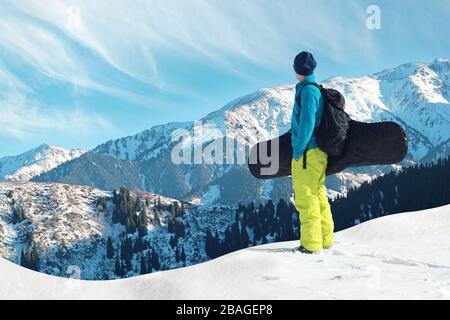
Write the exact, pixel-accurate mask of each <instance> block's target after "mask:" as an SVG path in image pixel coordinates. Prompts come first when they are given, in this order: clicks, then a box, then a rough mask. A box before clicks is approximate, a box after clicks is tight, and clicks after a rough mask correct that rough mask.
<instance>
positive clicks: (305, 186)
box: [292, 148, 334, 251]
mask: <svg viewBox="0 0 450 320" xmlns="http://www.w3.org/2000/svg"><path fill="white" fill-rule="evenodd" d="M306 159H307V163H306V169H304V168H303V156H302V157H301V158H300V159H299V160H295V159H293V160H292V183H293V186H294V199H295V208H296V209H297V211H298V212H299V213H300V235H301V239H300V243H301V245H302V246H303V247H304V248H305V249H307V250H310V251H320V250H322V248H323V247H331V246H333V245H334V234H333V231H334V223H333V217H332V215H331V208H330V203H329V202H328V198H327V194H326V187H325V184H324V183H325V178H326V168H327V165H328V155H327V154H326V153H325V152H323V151H322V150H321V149H319V148H314V149H311V150H308V151H307V154H306Z"/></svg>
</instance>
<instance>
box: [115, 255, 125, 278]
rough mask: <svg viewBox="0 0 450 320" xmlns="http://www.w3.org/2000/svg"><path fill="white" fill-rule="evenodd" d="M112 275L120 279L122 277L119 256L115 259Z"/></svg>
mask: <svg viewBox="0 0 450 320" xmlns="http://www.w3.org/2000/svg"><path fill="white" fill-rule="evenodd" d="M114 273H115V274H116V276H118V277H122V276H123V272H122V266H121V264H120V260H119V256H117V257H116V263H115V265H114Z"/></svg>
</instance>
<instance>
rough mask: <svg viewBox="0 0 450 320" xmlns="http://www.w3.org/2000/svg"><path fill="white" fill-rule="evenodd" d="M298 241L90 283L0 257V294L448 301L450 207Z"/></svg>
mask: <svg viewBox="0 0 450 320" xmlns="http://www.w3.org/2000/svg"><path fill="white" fill-rule="evenodd" d="M297 245H298V243H297V242H285V243H276V244H270V245H265V246H259V247H254V248H250V249H246V250H241V251H237V252H234V253H231V254H229V255H226V256H223V257H220V258H218V259H215V260H212V261H209V262H206V263H203V264H199V265H196V266H192V267H187V268H183V269H178V270H171V271H165V272H160V273H154V274H150V275H146V276H141V277H135V278H131V279H126V280H116V281H103V282H89V281H79V280H74V279H62V278H56V277H51V276H48V275H44V274H39V273H36V272H33V271H29V270H26V269H23V268H21V267H18V266H17V265H14V264H12V263H11V262H8V261H6V260H3V259H0V281H1V283H2V286H1V287H0V298H2V299H5V298H6V299H450V250H449V249H450V205H449V206H444V207H441V208H435V209H430V210H425V211H421V212H413V213H403V214H398V215H393V216H388V217H384V218H380V219H377V220H372V221H369V222H367V223H364V224H361V225H358V226H356V227H354V228H351V229H348V230H346V231H343V232H340V233H337V234H336V247H335V248H334V249H332V250H328V251H326V252H325V253H324V254H323V255H311V256H309V255H302V254H299V253H293V252H292V251H291V249H292V248H294V247H296V246H297Z"/></svg>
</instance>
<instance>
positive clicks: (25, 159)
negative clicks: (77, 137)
mask: <svg viewBox="0 0 450 320" xmlns="http://www.w3.org/2000/svg"><path fill="white" fill-rule="evenodd" d="M85 152H86V151H85V150H82V149H72V150H66V149H64V148H60V147H57V146H53V145H48V144H42V145H40V146H39V147H37V148H35V149H32V150H30V151H27V152H25V153H23V154H20V155H18V156H7V157H3V158H1V159H0V181H2V180H7V181H29V180H31V179H32V178H34V177H36V176H38V175H40V174H41V173H43V172H47V171H49V170H51V169H53V168H55V167H57V166H59V165H60V164H62V163H64V162H66V161H70V160H73V159H76V158H78V157H80V156H81V155H82V154H83V153H85Z"/></svg>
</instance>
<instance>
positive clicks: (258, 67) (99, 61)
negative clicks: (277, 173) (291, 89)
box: [0, 0, 450, 157]
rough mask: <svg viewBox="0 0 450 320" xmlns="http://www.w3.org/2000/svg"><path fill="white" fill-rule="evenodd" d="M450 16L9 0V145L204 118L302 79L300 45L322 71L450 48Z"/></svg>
mask: <svg viewBox="0 0 450 320" xmlns="http://www.w3.org/2000/svg"><path fill="white" fill-rule="evenodd" d="M372 4H375V5H378V6H379V7H380V9H381V29H380V30H369V29H368V28H367V27H366V20H367V17H368V15H367V12H366V10H367V7H368V6H369V5H372ZM449 16H450V1H448V0H428V1H426V2H424V1H418V0H403V1H402V0H398V1H392V0H386V1H364V0H360V1H350V0H336V1H326V0H324V1H306V0H279V1H273V0H270V1H269V0H247V1H245V0H227V1H222V0H164V1H162V0H148V1H144V0H130V1H119V0H117V1H108V0H96V1H88V0H85V1H81V0H70V1H66V0H60V1H52V0H21V1H9V0H4V1H1V3H0V29H1V32H0V157H1V156H4V155H13V154H18V153H21V152H24V151H26V150H28V149H31V148H33V147H36V146H37V145H39V144H41V143H44V142H45V143H49V144H56V145H60V146H63V147H66V148H73V147H82V148H92V147H94V146H96V145H97V144H99V143H102V142H105V141H106V140H109V139H112V138H119V137H122V136H127V135H131V134H135V133H138V132H140V131H142V130H145V129H148V128H150V127H152V126H153V125H157V124H162V123H166V122H171V121H188V120H195V119H199V118H201V117H202V116H204V115H206V114H207V113H209V112H211V111H214V110H216V109H218V108H220V107H222V106H223V105H225V104H226V103H227V102H229V101H230V100H233V99H235V98H237V97H239V96H242V95H245V94H247V93H250V92H253V91H255V90H257V89H259V88H261V87H268V86H274V85H277V84H285V83H293V82H294V81H295V78H294V73H293V71H292V61H293V58H294V56H295V55H296V54H297V53H298V52H300V51H302V50H309V51H312V52H313V53H314V54H315V56H316V59H317V60H318V61H319V67H318V69H317V75H318V77H319V79H325V78H328V77H330V76H335V75H342V76H358V75H366V74H371V73H374V72H377V71H381V70H382V69H385V68H388V67H393V66H396V65H399V64H402V63H405V62H411V61H424V62H431V61H432V60H433V59H434V58H436V57H441V56H442V57H448V56H449V53H450V42H449V41H448V35H449V34H450V23H449V21H448V17H449Z"/></svg>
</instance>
